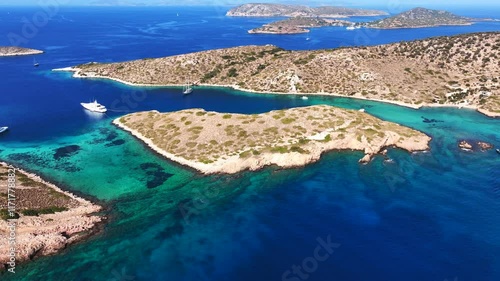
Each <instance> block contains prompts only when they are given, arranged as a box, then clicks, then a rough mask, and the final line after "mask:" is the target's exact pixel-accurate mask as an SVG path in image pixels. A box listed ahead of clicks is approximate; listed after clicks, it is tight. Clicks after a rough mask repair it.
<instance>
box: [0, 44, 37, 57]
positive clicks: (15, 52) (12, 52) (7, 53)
mask: <svg viewBox="0 0 500 281" xmlns="http://www.w3.org/2000/svg"><path fill="white" fill-rule="evenodd" d="M38 54H43V51H40V50H35V49H27V48H21V47H1V46H0V57H12V56H29V55H38Z"/></svg>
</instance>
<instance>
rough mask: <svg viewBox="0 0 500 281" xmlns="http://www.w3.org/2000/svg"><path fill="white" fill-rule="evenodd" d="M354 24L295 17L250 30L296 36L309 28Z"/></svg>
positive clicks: (343, 21) (251, 31)
mask: <svg viewBox="0 0 500 281" xmlns="http://www.w3.org/2000/svg"><path fill="white" fill-rule="evenodd" d="M351 25H353V23H351V22H349V21H345V20H334V19H324V18H313V17H293V18H288V19H285V20H280V21H275V22H272V23H269V24H265V25H263V26H262V27H259V28H255V29H252V30H249V31H248V32H249V33H266V34H296V33H307V32H309V28H315V27H325V26H351Z"/></svg>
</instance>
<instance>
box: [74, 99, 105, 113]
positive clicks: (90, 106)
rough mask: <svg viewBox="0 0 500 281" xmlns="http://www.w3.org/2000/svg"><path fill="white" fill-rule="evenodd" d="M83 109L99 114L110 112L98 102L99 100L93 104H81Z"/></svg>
mask: <svg viewBox="0 0 500 281" xmlns="http://www.w3.org/2000/svg"><path fill="white" fill-rule="evenodd" d="M80 104H81V105H82V106H83V108H85V109H87V110H90V111H92V112H99V113H104V112H106V111H108V110H107V109H106V107H105V106H104V105H102V104H100V103H98V102H97V100H94V102H91V103H83V102H82V103H80Z"/></svg>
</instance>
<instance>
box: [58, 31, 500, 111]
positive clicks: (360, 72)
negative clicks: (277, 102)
mask: <svg viewBox="0 0 500 281" xmlns="http://www.w3.org/2000/svg"><path fill="white" fill-rule="evenodd" d="M498 57H500V32H486V33H473V34H464V35H458V36H451V37H449V36H445V37H436V38H429V39H424V40H417V41H411V42H400V43H394V44H388V45H380V46H371V47H355V48H338V49H329V50H314V51H287V50H284V49H281V48H279V47H276V46H272V45H267V46H244V47H236V48H229V49H219V50H210V51H203V52H197V53H191V54H186V55H177V56H171V57H165V58H157V59H142V60H136V61H130V62H122V63H106V64H101V63H88V64H83V65H79V66H76V67H72V68H65V69H62V70H64V71H73V72H74V73H75V74H74V77H82V78H106V79H113V80H116V81H120V82H123V83H127V84H129V85H139V86H182V85H183V84H184V83H185V81H188V80H189V81H197V83H198V84H200V85H206V86H227V87H233V88H236V89H241V90H245V91H250V92H259V93H284V94H300V95H304V94H320V95H331V96H343V97H352V98H359V99H369V100H376V101H383V102H389V103H395V104H398V105H402V106H409V107H413V108H420V107H422V106H454V107H464V108H471V109H476V110H479V111H480V112H482V113H484V114H486V115H489V116H500V79H499V77H498V73H500V66H499V64H498Z"/></svg>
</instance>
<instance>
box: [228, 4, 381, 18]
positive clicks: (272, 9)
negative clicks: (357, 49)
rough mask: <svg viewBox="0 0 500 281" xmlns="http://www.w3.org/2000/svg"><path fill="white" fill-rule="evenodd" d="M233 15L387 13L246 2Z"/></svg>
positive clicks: (229, 14)
mask: <svg viewBox="0 0 500 281" xmlns="http://www.w3.org/2000/svg"><path fill="white" fill-rule="evenodd" d="M226 15H227V16H231V17H351V16H380V15H387V13H386V12H384V11H378V10H366V9H356V8H345V7H333V6H322V7H307V6H297V5H283V4H261V3H252V4H244V5H241V6H238V7H236V8H233V9H231V10H229V11H228V12H227V14H226Z"/></svg>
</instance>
